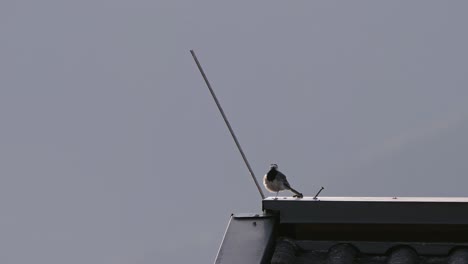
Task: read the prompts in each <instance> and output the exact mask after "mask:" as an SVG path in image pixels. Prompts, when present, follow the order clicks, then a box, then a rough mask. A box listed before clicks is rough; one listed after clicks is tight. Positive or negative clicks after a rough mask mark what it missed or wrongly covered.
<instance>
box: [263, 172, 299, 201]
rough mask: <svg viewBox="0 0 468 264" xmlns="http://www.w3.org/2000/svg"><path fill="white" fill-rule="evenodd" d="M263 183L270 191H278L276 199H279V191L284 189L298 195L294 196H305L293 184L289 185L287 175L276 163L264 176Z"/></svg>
mask: <svg viewBox="0 0 468 264" xmlns="http://www.w3.org/2000/svg"><path fill="white" fill-rule="evenodd" d="M263 184H264V185H265V188H266V189H267V190H268V191H270V192H276V196H275V199H277V197H278V193H279V192H280V191H283V190H290V191H291V192H293V193H295V194H296V195H294V197H299V198H302V197H303V195H302V193H300V192H298V191H296V190H294V189H293V188H291V185H289V182H288V180H287V179H286V175H284V174H283V173H281V172H280V171H279V170H278V165H276V164H271V167H270V171H268V173H267V174H265V176H264V177H263Z"/></svg>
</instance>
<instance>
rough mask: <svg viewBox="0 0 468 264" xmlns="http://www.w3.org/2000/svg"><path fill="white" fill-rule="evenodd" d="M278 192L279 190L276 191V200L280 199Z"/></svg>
mask: <svg viewBox="0 0 468 264" xmlns="http://www.w3.org/2000/svg"><path fill="white" fill-rule="evenodd" d="M278 193H279V191H277V192H276V196H275V200H278Z"/></svg>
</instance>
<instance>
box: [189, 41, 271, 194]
mask: <svg viewBox="0 0 468 264" xmlns="http://www.w3.org/2000/svg"><path fill="white" fill-rule="evenodd" d="M190 53H191V54H192V57H193V59H194V60H195V63H196V64H197V66H198V69H199V70H200V73H201V75H202V76H203V79H205V83H206V86H208V89H209V90H210V93H211V95H212V96H213V99H214V101H215V103H216V105H217V106H218V109H219V112H221V115H222V116H223V119H224V122H225V123H226V125H227V127H228V129H229V132H230V133H231V136H232V139H234V142H235V143H236V146H237V148H238V149H239V152H240V154H241V156H242V159H243V160H244V162H245V165H246V166H247V169H248V170H249V172H250V176H252V179H253V180H254V182H255V185H256V186H257V189H258V192H259V193H260V196H262V199H265V195H264V194H263V191H262V188H260V185H259V184H258V181H257V178H256V177H255V174H254V172H253V170H252V168H251V167H250V164H249V161H247V157H246V156H245V154H244V151H242V148H241V146H240V144H239V141H238V140H237V137H236V135H235V134H234V131H233V130H232V127H231V124H229V121H228V119H227V117H226V114H224V111H223V108H222V107H221V104H220V103H219V101H218V98H216V95H215V93H214V91H213V88H211V85H210V82H209V81H208V78H207V77H206V74H205V72H204V71H203V68H202V66H201V65H200V62H199V61H198V59H197V56H196V55H195V52H194V51H193V50H190Z"/></svg>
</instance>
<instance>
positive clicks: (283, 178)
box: [276, 171, 291, 189]
mask: <svg viewBox="0 0 468 264" xmlns="http://www.w3.org/2000/svg"><path fill="white" fill-rule="evenodd" d="M276 179H278V181H281V182H282V183H283V185H284V187H286V188H288V189H291V185H289V182H288V179H286V175H284V174H283V173H282V172H280V171H278V174H277V175H276Z"/></svg>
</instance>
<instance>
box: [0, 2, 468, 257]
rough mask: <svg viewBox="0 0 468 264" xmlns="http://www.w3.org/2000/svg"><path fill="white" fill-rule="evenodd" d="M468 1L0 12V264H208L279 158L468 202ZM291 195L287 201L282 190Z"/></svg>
mask: <svg viewBox="0 0 468 264" xmlns="http://www.w3.org/2000/svg"><path fill="white" fill-rule="evenodd" d="M467 8H468V3H467V2H465V1H386V2H381V1H378V2H377V1H296V2H294V3H291V2H290V1H257V2H256V1H253V2H252V1H234V2H232V1H231V2H225V1H145V0H136V1H122V0H117V1H109V0H92V1H91V0H82V1H58V0H56V1H52V0H43V1H32V0H30V1H22V0H3V1H1V2H0V38H1V39H0V40H1V41H0V124H1V130H0V175H1V176H0V210H1V211H0V248H1V249H2V250H1V251H0V263H21V264H23V263H47V264H50V263H57V264H58V263H70V264H73V263H77V264H78V263H80V264H81V263H100V264H102V263H188V262H190V263H210V262H212V261H213V259H214V257H215V255H216V252H217V250H218V247H219V244H220V242H221V239H222V236H223V233H224V230H225V227H226V225H227V223H228V219H229V216H230V214H231V213H236V212H237V213H239V212H240V213H247V212H259V211H260V207H261V204H260V200H259V195H258V193H257V190H256V188H255V187H254V185H253V183H252V180H251V179H250V178H249V176H248V172H247V170H246V168H245V166H244V165H243V163H242V160H241V158H240V156H239V154H238V153H237V150H236V149H235V145H234V143H233V142H232V139H231V138H230V136H229V134H228V131H227V129H226V127H225V125H224V123H223V121H222V119H221V116H220V114H219V113H218V112H217V109H216V107H215V104H214V102H213V101H212V99H211V98H210V95H209V93H208V90H207V89H206V87H205V85H204V83H203V80H202V78H201V76H200V74H199V72H198V70H197V69H196V67H195V64H194V62H193V60H192V58H191V56H190V53H189V49H195V51H196V52H197V55H198V57H199V59H200V61H201V63H202V64H203V66H204V68H205V71H206V72H207V75H208V77H209V78H210V81H211V83H212V85H213V87H214V88H215V90H216V92H217V94H218V97H219V99H220V101H221V103H222V105H223V106H224V109H225V111H226V112H227V114H228V117H229V118H230V121H231V123H232V125H233V128H234V129H235V131H236V133H237V135H238V137H239V140H240V142H241V144H242V145H243V147H244V150H245V152H246V154H247V157H248V158H249V160H250V162H251V164H252V166H253V169H254V171H255V172H256V173H257V177H258V178H259V180H260V177H262V175H263V174H264V173H265V172H266V170H267V169H268V165H269V164H270V163H272V162H276V163H278V164H279V166H280V170H282V171H283V172H284V173H285V174H286V175H288V178H289V180H290V182H291V184H292V185H293V186H295V187H296V188H297V189H298V190H300V191H301V192H303V193H304V194H305V195H313V194H314V193H315V192H316V191H317V190H318V188H319V187H320V186H325V187H326V190H325V191H324V192H323V195H327V196H348V195H351V196H394V195H397V196H467V193H466V186H467V184H468V178H467V177H466V174H467V172H468V162H467V161H466V157H467V154H468V141H467V140H466V137H467V136H466V135H468V89H467V84H468V67H467V66H468V65H467V64H468V53H467V48H466V47H468V35H467V31H466V25H467V24H468V17H467V16H466V10H467ZM285 195H289V194H285Z"/></svg>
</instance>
